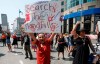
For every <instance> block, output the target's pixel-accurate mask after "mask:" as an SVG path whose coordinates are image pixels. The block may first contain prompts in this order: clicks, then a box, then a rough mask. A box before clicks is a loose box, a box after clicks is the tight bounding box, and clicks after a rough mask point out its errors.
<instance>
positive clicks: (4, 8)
mask: <svg viewBox="0 0 100 64" xmlns="http://www.w3.org/2000/svg"><path fill="white" fill-rule="evenodd" d="M38 1H48V0H0V24H1V14H7V20H8V23H9V27H10V29H12V28H13V26H12V25H11V24H13V22H14V20H15V18H17V17H18V16H19V9H20V10H21V11H22V12H23V15H20V17H22V18H24V17H25V5H27V4H34V3H35V2H38Z"/></svg>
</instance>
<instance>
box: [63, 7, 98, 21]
mask: <svg viewBox="0 0 100 64" xmlns="http://www.w3.org/2000/svg"><path fill="white" fill-rule="evenodd" d="M92 14H100V8H93V9H88V10H83V11H78V12H75V13H71V14H69V15H65V16H64V20H65V19H68V18H73V17H79V16H85V15H92Z"/></svg>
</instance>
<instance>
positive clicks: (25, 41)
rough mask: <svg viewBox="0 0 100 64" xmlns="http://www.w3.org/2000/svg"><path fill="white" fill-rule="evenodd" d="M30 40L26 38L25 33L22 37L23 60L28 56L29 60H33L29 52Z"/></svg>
mask: <svg viewBox="0 0 100 64" xmlns="http://www.w3.org/2000/svg"><path fill="white" fill-rule="evenodd" d="M30 44H31V43H30V38H29V36H28V34H27V33H25V35H24V50H25V55H26V57H25V59H27V58H29V56H28V54H29V55H30V60H32V59H33V56H32V52H31V49H30Z"/></svg>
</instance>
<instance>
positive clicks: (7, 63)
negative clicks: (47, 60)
mask: <svg viewBox="0 0 100 64" xmlns="http://www.w3.org/2000/svg"><path fill="white" fill-rule="evenodd" d="M18 43H19V48H15V49H14V47H13V52H8V48H7V46H6V47H2V43H1V42H0V64H36V52H33V51H32V54H33V57H34V59H33V60H30V59H25V53H24V49H22V47H21V46H20V42H18ZM60 58H61V59H60V60H57V52H56V50H52V52H51V64H66V63H67V64H72V59H71V58H68V57H67V53H66V51H65V58H66V59H65V60H63V59H62V55H60Z"/></svg>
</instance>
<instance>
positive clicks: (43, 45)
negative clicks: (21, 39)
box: [29, 33, 55, 64]
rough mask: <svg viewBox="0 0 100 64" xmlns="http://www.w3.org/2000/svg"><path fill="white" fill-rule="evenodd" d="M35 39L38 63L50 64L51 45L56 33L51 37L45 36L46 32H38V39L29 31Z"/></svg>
mask: <svg viewBox="0 0 100 64" xmlns="http://www.w3.org/2000/svg"><path fill="white" fill-rule="evenodd" d="M29 35H30V36H31V37H32V39H33V44H36V45H37V64H50V45H51V41H52V40H53V37H54V35H55V34H54V33H52V34H51V36H50V37H49V38H45V35H44V34H41V33H40V34H38V39H36V37H35V36H34V35H33V33H29Z"/></svg>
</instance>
